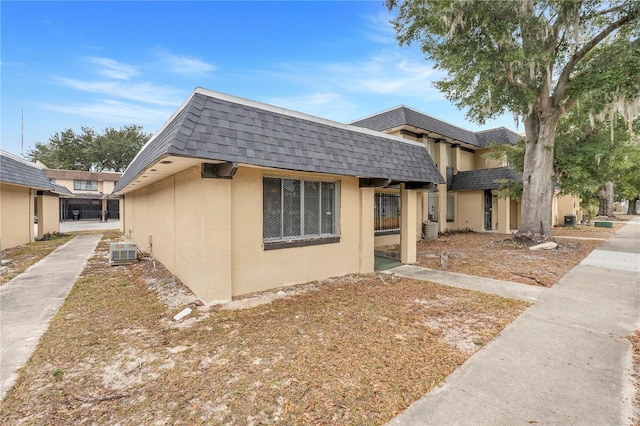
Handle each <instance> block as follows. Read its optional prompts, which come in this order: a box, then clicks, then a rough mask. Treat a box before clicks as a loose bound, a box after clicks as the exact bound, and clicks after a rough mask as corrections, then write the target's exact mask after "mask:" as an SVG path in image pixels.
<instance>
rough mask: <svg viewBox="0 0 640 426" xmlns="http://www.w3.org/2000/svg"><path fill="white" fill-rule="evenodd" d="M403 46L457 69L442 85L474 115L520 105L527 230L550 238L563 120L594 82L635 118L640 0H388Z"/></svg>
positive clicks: (610, 103) (480, 117)
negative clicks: (558, 139)
mask: <svg viewBox="0 0 640 426" xmlns="http://www.w3.org/2000/svg"><path fill="white" fill-rule="evenodd" d="M386 3H387V7H388V8H389V9H390V10H391V11H395V12H396V13H397V15H396V17H395V19H394V20H393V24H394V27H395V30H396V33H397V37H398V40H399V41H400V43H401V44H410V43H412V42H417V43H419V44H420V46H421V48H422V51H423V52H424V53H425V54H426V55H427V58H428V59H430V60H432V61H433V62H434V63H435V65H436V67H437V68H440V69H443V70H445V71H447V73H448V76H447V77H446V78H445V79H443V80H441V81H438V82H437V83H436V86H437V87H438V88H439V89H440V90H441V91H442V92H443V93H444V94H445V96H446V97H447V98H448V99H450V100H451V101H453V102H454V103H455V104H456V105H457V106H458V107H459V108H467V109H468V117H469V118H471V119H473V120H475V121H477V122H479V123H484V122H485V120H487V119H491V118H494V117H497V116H499V115H501V114H504V113H506V112H511V113H513V114H514V116H515V117H517V118H518V119H520V120H522V122H523V124H524V130H525V134H526V138H525V139H526V142H525V159H524V173H523V183H524V186H523V195H522V224H521V227H520V229H519V233H521V234H537V235H543V236H545V237H551V207H552V197H553V192H554V185H555V176H554V167H553V159H554V144H555V137H556V129H557V126H558V123H559V120H560V118H561V117H562V116H563V115H564V114H565V113H566V112H567V111H569V110H571V109H572V108H573V107H574V106H575V105H576V103H577V102H578V101H579V100H580V99H581V97H583V96H585V95H587V94H589V93H590V92H592V91H593V90H596V89H597V90H598V91H600V92H601V93H606V96H604V97H603V98H602V99H601V100H600V103H599V105H598V106H597V109H598V110H599V111H596V110H594V111H593V113H598V112H600V111H601V110H603V109H605V108H617V109H618V110H619V111H620V112H621V113H622V114H623V115H624V116H625V117H626V118H628V119H629V121H631V120H632V117H629V116H630V115H633V114H635V113H637V109H634V108H632V107H629V106H630V105H631V106H637V104H638V99H639V98H640V96H639V93H640V59H639V58H640V40H639V38H638V36H639V35H640V0H616V1H605V2H602V1H594V0H585V1H580V0H570V1H564V0H546V1H538V0H506V1H486V0H387V2H386Z"/></svg>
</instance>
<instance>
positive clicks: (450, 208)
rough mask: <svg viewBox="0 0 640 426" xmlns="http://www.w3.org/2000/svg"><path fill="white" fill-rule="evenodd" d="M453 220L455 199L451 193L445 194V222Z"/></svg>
mask: <svg viewBox="0 0 640 426" xmlns="http://www.w3.org/2000/svg"><path fill="white" fill-rule="evenodd" d="M455 220H456V213H455V199H454V197H453V194H447V222H453V221H455Z"/></svg>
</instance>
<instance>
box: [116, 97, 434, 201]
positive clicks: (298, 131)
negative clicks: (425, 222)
mask: <svg viewBox="0 0 640 426" xmlns="http://www.w3.org/2000/svg"><path fill="white" fill-rule="evenodd" d="M166 155H175V156H182V157H191V158H199V159H203V160H220V161H229V162H236V163H240V164H249V165H255V166H262V167H270V168H277V169H284V170H297V171H305V172H316V173H326V174H337V175H346V176H357V177H365V178H384V179H391V180H393V181H399V182H419V183H428V182H433V183H443V182H444V180H443V178H442V175H441V174H440V172H439V171H438V169H437V168H436V166H435V164H434V162H433V160H432V159H431V157H430V156H429V154H428V152H427V150H426V148H425V147H424V146H423V145H421V144H418V143H414V142H408V141H405V140H403V139H400V138H396V137H392V136H389V135H385V134H383V133H378V132H373V131H371V130H366V129H361V128H358V127H352V126H348V125H345V124H342V123H337V122H331V121H328V120H323V119H320V118H317V117H312V116H308V115H305V114H302V113H298V112H294V111H288V110H285V109H281V108H277V107H274V106H270V105H266V104H260V103H257V102H253V101H248V100H245V99H240V98H235V97H232V96H229V95H223V94H221V93H216V92H211V91H208V90H205V89H200V88H198V89H196V90H195V92H194V93H193V94H192V96H191V97H190V98H189V99H188V101H187V102H186V103H185V104H184V105H183V106H182V107H181V108H180V109H179V110H178V111H177V112H176V113H175V114H174V116H173V117H172V118H171V119H170V120H169V121H168V122H167V124H166V125H165V127H164V128H163V129H161V130H160V131H159V132H158V133H157V134H156V135H155V136H154V137H153V138H152V139H151V140H150V141H149V142H148V143H147V144H146V145H145V146H144V147H143V148H142V150H141V151H140V152H139V153H138V155H137V156H136V158H134V160H133V161H132V162H131V164H130V165H129V167H127V170H126V171H125V173H124V175H123V176H122V178H121V179H120V181H119V182H118V184H117V185H116V188H115V190H114V192H118V191H120V190H122V189H123V188H125V187H126V186H127V185H128V184H130V183H131V182H132V181H133V180H135V179H136V177H137V176H139V175H140V174H141V173H143V172H144V171H145V170H146V169H147V168H148V167H149V166H150V165H152V164H154V162H156V161H157V160H158V159H159V158H161V157H162V156H166Z"/></svg>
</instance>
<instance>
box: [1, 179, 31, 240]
mask: <svg viewBox="0 0 640 426" xmlns="http://www.w3.org/2000/svg"><path fill="white" fill-rule="evenodd" d="M33 193H34V192H33V191H32V190H31V189H30V188H26V187H23V186H17V185H8V184H5V183H0V247H1V248H2V249H3V250H4V249H7V248H10V247H15V246H19V245H21V244H27V243H30V242H32V241H33V240H34V231H33V215H34V212H35V206H34V197H33Z"/></svg>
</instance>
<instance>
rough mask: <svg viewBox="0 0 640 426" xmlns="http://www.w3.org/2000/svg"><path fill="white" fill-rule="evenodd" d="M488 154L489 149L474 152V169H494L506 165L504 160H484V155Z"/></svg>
mask: <svg viewBox="0 0 640 426" xmlns="http://www.w3.org/2000/svg"><path fill="white" fill-rule="evenodd" d="M488 152H489V149H479V150H477V151H476V152H475V167H474V169H476V170H477V169H493V168H495V167H504V166H506V165H507V160H506V158H505V159H503V160H493V159H491V158H486V157H485V154H486V153H488Z"/></svg>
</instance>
